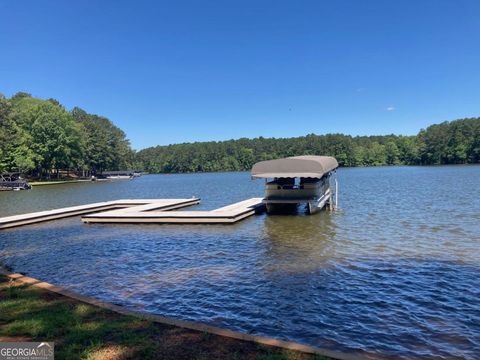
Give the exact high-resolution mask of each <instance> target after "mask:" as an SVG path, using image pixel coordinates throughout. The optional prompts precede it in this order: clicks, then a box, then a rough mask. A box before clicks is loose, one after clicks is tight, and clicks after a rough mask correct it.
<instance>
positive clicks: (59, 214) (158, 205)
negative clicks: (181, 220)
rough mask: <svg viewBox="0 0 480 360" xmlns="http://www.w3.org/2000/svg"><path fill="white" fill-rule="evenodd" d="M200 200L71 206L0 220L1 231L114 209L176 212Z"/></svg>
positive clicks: (141, 201) (143, 201)
mask: <svg viewBox="0 0 480 360" xmlns="http://www.w3.org/2000/svg"><path fill="white" fill-rule="evenodd" d="M199 202H200V199H197V198H191V199H123V200H114V201H105V202H99V203H94V204H87V205H79V206H71V207H66V208H61V209H54V210H46V211H39V212H34V213H29V214H22V215H13V216H7V217H3V218H0V229H6V228H11V227H15V226H22V225H27V224H34V223H39V222H43V221H50V220H56V219H62V218H66V217H71V216H78V215H84V214H91V213H95V212H100V211H106V210H112V209H125V208H130V207H142V206H148V208H149V209H150V210H163V211H167V210H175V209H179V208H182V207H186V206H191V205H196V204H198V203H199Z"/></svg>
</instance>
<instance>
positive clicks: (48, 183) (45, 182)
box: [29, 180, 89, 186]
mask: <svg viewBox="0 0 480 360" xmlns="http://www.w3.org/2000/svg"><path fill="white" fill-rule="evenodd" d="M85 181H89V180H56V181H33V182H29V184H30V185H32V186H43V185H58V184H73V183H79V182H85Z"/></svg>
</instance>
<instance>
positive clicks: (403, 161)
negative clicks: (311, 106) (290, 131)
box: [0, 92, 480, 178]
mask: <svg viewBox="0 0 480 360" xmlns="http://www.w3.org/2000/svg"><path fill="white" fill-rule="evenodd" d="M307 154H311V155H331V156H335V157H336V158H337V160H338V162H339V164H340V165H341V166H380V165H437V164H466V163H479V162H480V118H469V119H460V120H455V121H451V122H443V123H441V124H436V125H431V126H429V127H428V128H427V129H424V130H420V132H419V133H418V134H417V135H415V136H399V135H383V136H350V135H343V134H327V135H315V134H310V135H306V136H301V137H295V138H278V139H275V138H263V137H259V138H255V139H246V138H243V139H238V140H228V141H218V142H216V141H212V142H196V143H186V144H175V145H168V146H156V147H150V148H147V149H143V150H140V151H138V152H135V151H134V150H132V148H131V146H130V143H129V141H128V139H127V138H126V135H125V133H124V132H123V131H122V130H121V129H119V128H118V127H116V126H115V125H114V124H113V123H112V121H110V120H109V119H107V118H105V117H103V116H99V115H94V114H89V113H87V112H86V111H84V110H82V109H80V108H78V107H75V108H73V109H72V110H71V111H69V110H67V109H65V107H64V106H62V105H61V104H60V103H59V102H58V101H57V100H55V99H48V100H42V99H38V98H35V97H32V96H31V95H30V94H27V93H22V92H20V93H17V94H15V95H14V96H12V97H11V98H6V97H5V96H3V95H1V94H0V173H2V172H21V173H24V174H26V175H28V176H29V177H36V178H51V177H60V174H64V173H65V172H69V173H76V174H77V175H83V176H89V175H92V174H97V173H100V172H102V171H106V170H126V169H136V170H143V171H147V172H150V173H184V172H207V171H241V170H249V169H250V168H251V166H252V165H253V164H254V163H255V162H257V161H261V160H268V159H275V158H279V157H286V156H295V155H307Z"/></svg>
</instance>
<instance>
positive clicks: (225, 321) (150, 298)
mask: <svg viewBox="0 0 480 360" xmlns="http://www.w3.org/2000/svg"><path fill="white" fill-rule="evenodd" d="M339 183H340V197H339V200H340V207H341V211H339V212H334V213H330V212H326V211H325V212H321V213H319V214H316V215H312V216H304V215H303V216H281V215H277V216H267V215H258V216H255V217H252V218H249V219H247V220H244V221H242V222H240V223H238V224H236V225H101V224H97V225H85V224H82V223H81V222H80V220H79V218H71V219H65V220H60V221H55V222H48V223H43V224H38V225H30V226H25V227H23V228H18V229H11V230H4V231H1V232H0V262H2V263H4V264H6V265H8V266H10V267H12V268H13V269H14V270H15V271H19V272H22V273H25V274H28V275H30V276H33V277H37V278H39V279H42V280H45V281H48V282H51V283H54V284H57V285H60V286H64V287H67V288H70V289H73V290H75V291H77V292H80V293H82V294H86V295H90V296H94V297H96V298H99V299H102V300H106V301H110V302H114V303H117V304H121V305H124V306H127V307H129V308H132V309H136V310H142V311H146V312H151V313H156V314H161V315H166V316H173V317H177V318H180V319H187V320H195V321H201V322H205V323H208V324H213V325H216V326H222V327H226V328H230V329H233V330H239V331H242V332H248V333H252V334H259V335H268V336H272V337H276V338H281V339H287V340H293V341H298V342H302V343H306V344H311V345H315V346H319V347H323V348H329V349H334V350H339V351H348V352H349V351H360V352H366V353H368V354H376V355H378V357H381V358H405V359H411V358H429V359H431V358H439V359H443V358H444V359H447V358H448V359H451V358H468V359H474V358H476V359H479V358H480V166H445V167H381V168H356V169H340V170H339ZM262 194H263V182H262V181H259V180H257V181H251V180H250V177H249V174H248V173H218V174H191V175H190V174H189V175H150V176H144V177H141V178H139V179H136V180H134V181H125V182H123V181H117V182H111V183H97V184H90V183H87V184H70V185H59V186H47V187H36V188H34V189H33V190H32V191H24V192H3V193H0V205H1V206H0V216H5V215H9V214H17V213H24V212H31V211H38V210H43V209H50V208H56V207H64V206H69V205H76V204H84V203H90V202H97V201H103V200H112V199H120V198H169V197H170V198H174V197H176V198H178V197H191V196H193V195H195V196H199V197H200V198H202V204H201V205H199V206H198V207H197V208H198V209H214V208H217V207H219V206H223V205H227V204H229V203H232V202H236V201H240V200H243V199H246V198H249V197H254V196H262Z"/></svg>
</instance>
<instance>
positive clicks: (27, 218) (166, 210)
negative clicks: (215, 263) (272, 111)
mask: <svg viewBox="0 0 480 360" xmlns="http://www.w3.org/2000/svg"><path fill="white" fill-rule="evenodd" d="M198 203H200V199H198V198H191V199H124V200H115V201H105V202H99V203H94V204H87V205H79V206H71V207H66V208H61V209H54V210H46V211H39V212H34V213H29V214H22V215H14V216H8V217H4V218H0V229H7V228H12V227H16V226H22V225H28V224H35V223H40V222H44V221H51V220H57V219H63V218H67V217H72V216H79V215H82V218H81V219H82V221H83V222H84V223H157V224H168V223H177V224H178V223H180V224H232V223H235V222H237V221H240V220H242V219H245V218H246V217H249V216H252V215H254V214H256V213H260V212H263V211H264V210H265V205H264V204H263V203H262V198H251V199H248V200H243V201H240V202H237V203H235V204H231V205H228V206H224V207H221V208H218V209H215V210H210V211H178V209H181V208H184V207H187V206H191V205H196V204H198ZM176 210H177V211H176Z"/></svg>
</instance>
